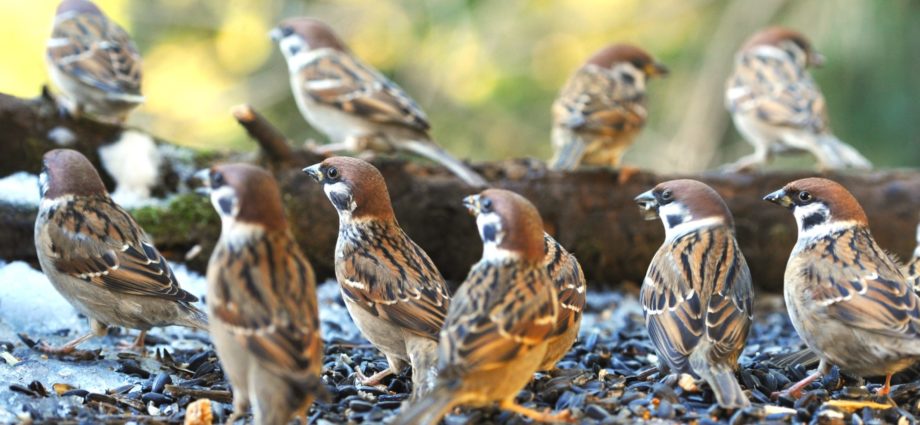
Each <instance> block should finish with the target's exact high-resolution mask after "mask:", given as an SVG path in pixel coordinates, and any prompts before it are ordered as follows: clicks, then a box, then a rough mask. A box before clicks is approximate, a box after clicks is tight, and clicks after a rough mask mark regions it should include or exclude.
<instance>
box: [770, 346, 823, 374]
mask: <svg viewBox="0 0 920 425" xmlns="http://www.w3.org/2000/svg"><path fill="white" fill-rule="evenodd" d="M819 360H820V359H819V358H818V355H817V354H815V352H814V351H811V349H809V348H803V349H801V350H799V351H795V352H792V353H786V354H780V355H777V356H774V357H773V358H772V359H770V360H769V362H770V363H771V364H773V365H774V366H776V367H778V368H780V369H784V368H786V367H789V366H794V365H797V364H801V365H802V366H805V369H813V368H814V367H815V366H817V365H818V361H819Z"/></svg>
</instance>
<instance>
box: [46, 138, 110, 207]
mask: <svg viewBox="0 0 920 425" xmlns="http://www.w3.org/2000/svg"><path fill="white" fill-rule="evenodd" d="M42 173H43V174H45V176H44V179H46V180H47V181H46V182H44V183H43V185H44V187H43V188H42V190H43V193H42V196H43V197H44V198H46V199H55V198H58V197H60V196H65V195H73V196H96V195H104V196H108V192H106V190H105V185H104V184H102V178H100V177H99V173H98V172H97V171H96V168H95V167H93V164H92V163H90V162H89V160H88V159H86V157H85V156H83V154H82V153H80V152H77V151H75V150H71V149H55V150H52V151H49V152H47V153H45V155H44V157H43V158H42Z"/></svg>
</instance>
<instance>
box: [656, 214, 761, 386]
mask: <svg viewBox="0 0 920 425" xmlns="http://www.w3.org/2000/svg"><path fill="white" fill-rule="evenodd" d="M752 296H753V293H752V289H751V275H750V271H749V270H748V267H747V263H746V262H745V260H744V256H743V255H742V254H741V251H740V250H739V249H738V245H737V243H736V242H735V238H734V235H733V233H732V231H731V229H729V228H728V227H725V226H717V227H711V228H706V229H701V230H699V231H696V232H692V233H688V234H686V235H683V236H680V237H678V238H677V239H675V240H674V241H673V242H670V243H666V244H665V245H664V246H662V247H661V248H660V249H659V250H658V253H656V254H655V258H654V259H653V260H652V263H651V265H650V266H649V270H648V274H647V275H646V277H645V282H644V283H643V285H642V290H641V294H640V298H641V302H642V307H643V309H644V310H645V320H646V325H647V326H648V329H649V335H650V337H651V339H652V342H653V343H654V344H655V347H656V348H657V349H658V352H659V354H660V355H661V356H662V357H664V360H665V361H666V363H667V364H668V365H670V366H671V367H672V368H675V369H677V370H678V371H688V370H689V364H688V363H687V357H688V356H689V355H690V353H691V352H692V351H693V350H694V349H695V348H696V346H697V345H698V344H699V343H700V341H702V340H703V339H705V340H706V341H707V342H709V343H710V344H712V346H713V347H714V350H713V351H712V352H711V353H710V356H711V358H713V360H715V361H725V362H729V363H731V362H734V361H735V359H737V356H738V355H739V354H740V353H741V350H742V348H743V347H744V341H745V339H746V338H747V334H748V330H749V329H750V325H751V314H752V301H753V300H752Z"/></svg>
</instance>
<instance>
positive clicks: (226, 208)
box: [217, 196, 233, 215]
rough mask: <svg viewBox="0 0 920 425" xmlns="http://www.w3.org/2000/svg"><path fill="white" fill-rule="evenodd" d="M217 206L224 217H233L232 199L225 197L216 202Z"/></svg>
mask: <svg viewBox="0 0 920 425" xmlns="http://www.w3.org/2000/svg"><path fill="white" fill-rule="evenodd" d="M217 205H218V206H220V211H221V212H222V213H223V214H224V215H233V197H230V196H225V197H223V198H220V199H218V200H217Z"/></svg>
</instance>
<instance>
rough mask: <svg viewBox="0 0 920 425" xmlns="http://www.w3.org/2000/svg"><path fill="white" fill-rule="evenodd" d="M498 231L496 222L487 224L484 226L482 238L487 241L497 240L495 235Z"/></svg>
mask: <svg viewBox="0 0 920 425" xmlns="http://www.w3.org/2000/svg"><path fill="white" fill-rule="evenodd" d="M497 233H498V230H497V229H496V228H495V225H494V224H486V225H485V226H483V227H482V240H484V241H486V242H492V241H495V235H496V234H497Z"/></svg>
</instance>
